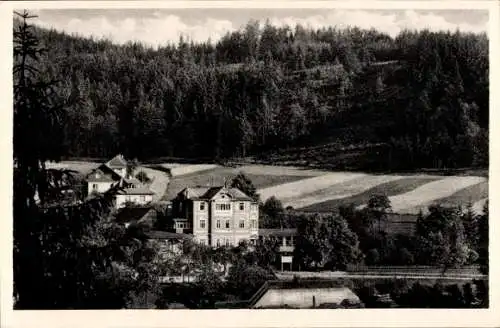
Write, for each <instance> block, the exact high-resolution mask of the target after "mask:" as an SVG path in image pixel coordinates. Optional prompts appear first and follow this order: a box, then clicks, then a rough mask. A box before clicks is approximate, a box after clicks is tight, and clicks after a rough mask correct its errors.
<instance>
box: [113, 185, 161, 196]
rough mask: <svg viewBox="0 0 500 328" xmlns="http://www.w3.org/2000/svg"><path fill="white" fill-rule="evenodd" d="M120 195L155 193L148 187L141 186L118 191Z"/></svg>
mask: <svg viewBox="0 0 500 328" xmlns="http://www.w3.org/2000/svg"><path fill="white" fill-rule="evenodd" d="M118 194H120V195H154V192H152V191H151V189H149V188H148V187H145V186H141V187H138V188H125V189H122V190H120V191H118Z"/></svg>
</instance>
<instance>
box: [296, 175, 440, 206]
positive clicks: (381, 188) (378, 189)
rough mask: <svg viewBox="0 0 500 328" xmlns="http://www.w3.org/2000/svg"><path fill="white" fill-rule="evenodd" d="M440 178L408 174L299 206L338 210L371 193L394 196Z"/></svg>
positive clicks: (361, 202) (366, 198) (359, 203)
mask: <svg viewBox="0 0 500 328" xmlns="http://www.w3.org/2000/svg"><path fill="white" fill-rule="evenodd" d="M438 179H441V177H436V176H410V177H405V178H403V179H399V180H395V181H391V182H386V183H382V184H379V185H377V186H375V187H373V188H370V189H368V190H366V191H364V192H361V193H359V194H356V195H353V196H351V197H345V198H340V199H330V200H327V201H325V202H320V203H316V204H312V205H309V206H306V207H303V208H301V210H302V211H305V212H332V211H336V210H338V208H339V207H340V206H348V205H354V206H357V205H362V204H365V203H368V201H369V199H370V197H372V196H373V195H386V196H394V195H398V194H402V193H405V192H408V191H411V190H413V189H415V188H417V187H419V186H421V185H424V184H426V183H429V182H431V181H435V180H438Z"/></svg>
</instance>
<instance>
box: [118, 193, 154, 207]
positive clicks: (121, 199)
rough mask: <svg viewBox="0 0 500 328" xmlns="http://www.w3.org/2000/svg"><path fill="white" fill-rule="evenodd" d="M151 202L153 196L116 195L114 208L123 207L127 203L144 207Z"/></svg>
mask: <svg viewBox="0 0 500 328" xmlns="http://www.w3.org/2000/svg"><path fill="white" fill-rule="evenodd" d="M152 201H153V195H116V208H121V207H124V206H125V203H127V202H132V203H135V204H140V205H144V204H147V203H149V202H152Z"/></svg>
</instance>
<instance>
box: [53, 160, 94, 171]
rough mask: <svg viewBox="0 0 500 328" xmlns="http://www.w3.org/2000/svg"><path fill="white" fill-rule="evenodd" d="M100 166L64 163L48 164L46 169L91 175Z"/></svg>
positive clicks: (74, 162)
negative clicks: (66, 170)
mask: <svg viewBox="0 0 500 328" xmlns="http://www.w3.org/2000/svg"><path fill="white" fill-rule="evenodd" d="M99 165H100V164H99V163H94V162H80V161H63V162H59V163H55V162H46V163H45V167H46V168H47V169H58V170H59V169H68V170H74V171H77V172H79V173H81V174H87V173H90V171H92V170H93V169H95V168H97V167H98V166H99Z"/></svg>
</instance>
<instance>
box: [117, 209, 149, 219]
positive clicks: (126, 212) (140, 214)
mask: <svg viewBox="0 0 500 328" xmlns="http://www.w3.org/2000/svg"><path fill="white" fill-rule="evenodd" d="M151 211H154V210H153V209H152V208H150V207H124V208H122V209H120V210H119V211H118V213H117V214H116V221H117V222H119V223H128V222H136V221H139V220H141V219H143V218H144V217H145V216H146V215H148V214H149V213H150V212H151Z"/></svg>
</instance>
